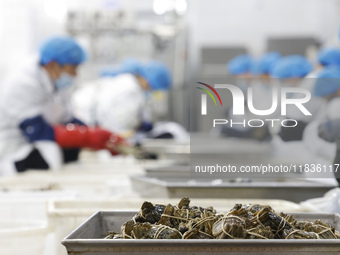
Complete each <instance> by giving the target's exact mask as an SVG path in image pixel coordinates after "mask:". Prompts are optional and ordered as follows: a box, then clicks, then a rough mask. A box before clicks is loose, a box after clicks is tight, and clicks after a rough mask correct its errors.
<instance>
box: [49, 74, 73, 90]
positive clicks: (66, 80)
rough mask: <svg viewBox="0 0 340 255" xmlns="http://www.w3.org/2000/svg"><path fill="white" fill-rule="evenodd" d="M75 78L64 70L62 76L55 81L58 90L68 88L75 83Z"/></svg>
mask: <svg viewBox="0 0 340 255" xmlns="http://www.w3.org/2000/svg"><path fill="white" fill-rule="evenodd" d="M74 79H75V77H74V76H72V75H70V74H68V73H65V72H62V73H61V75H60V77H59V78H58V79H57V80H55V81H54V85H55V87H56V88H57V90H63V89H67V88H69V87H70V86H71V85H72V84H73V82H74Z"/></svg>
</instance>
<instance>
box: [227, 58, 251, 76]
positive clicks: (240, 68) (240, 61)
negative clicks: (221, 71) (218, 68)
mask: <svg viewBox="0 0 340 255" xmlns="http://www.w3.org/2000/svg"><path fill="white" fill-rule="evenodd" d="M252 62H253V60H252V58H251V57H250V56H249V55H246V54H243V55H239V56H237V57H234V58H233V59H231V60H230V61H229V62H228V64H227V70H228V72H229V73H230V74H232V75H239V74H246V73H248V72H249V71H250V67H251V64H252Z"/></svg>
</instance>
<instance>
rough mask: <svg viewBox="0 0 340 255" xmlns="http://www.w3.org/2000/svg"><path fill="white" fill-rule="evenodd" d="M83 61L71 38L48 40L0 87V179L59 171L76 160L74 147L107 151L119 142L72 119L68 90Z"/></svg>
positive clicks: (97, 129) (79, 50)
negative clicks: (33, 171) (64, 164)
mask: <svg viewBox="0 0 340 255" xmlns="http://www.w3.org/2000/svg"><path fill="white" fill-rule="evenodd" d="M84 61H85V52H84V50H83V49H82V48H81V47H80V46H79V45H78V43H77V42H76V41H75V40H74V39H72V38H70V37H53V38H50V39H49V40H47V41H46V42H45V43H44V44H43V45H42V46H41V48H40V51H39V54H38V55H37V56H35V57H33V58H31V59H29V60H28V61H27V63H24V65H23V66H22V67H20V68H18V69H17V70H15V71H14V72H13V73H11V74H10V76H9V77H8V78H7V79H6V81H5V82H4V84H2V86H1V93H0V116H1V122H0V175H10V174H15V173H18V172H23V171H25V170H27V169H32V168H34V169H49V168H51V169H54V170H59V169H60V168H61V166H62V164H63V163H64V162H68V161H73V160H76V159H77V157H78V152H79V149H80V148H83V147H87V148H91V149H96V150H98V149H109V148H110V149H112V148H113V145H114V144H116V143H118V142H123V141H122V139H121V138H120V137H118V136H117V135H115V134H112V133H111V132H108V131H106V130H103V129H100V128H89V127H87V126H85V125H83V124H82V122H80V121H78V120H77V119H75V118H73V115H72V112H71V108H70V107H69V101H68V99H69V98H68V95H69V91H68V90H69V88H70V87H71V86H72V84H73V80H74V78H75V77H76V75H77V69H78V66H79V65H80V64H81V63H83V62H84ZM112 150H113V149H112ZM114 153H115V152H114Z"/></svg>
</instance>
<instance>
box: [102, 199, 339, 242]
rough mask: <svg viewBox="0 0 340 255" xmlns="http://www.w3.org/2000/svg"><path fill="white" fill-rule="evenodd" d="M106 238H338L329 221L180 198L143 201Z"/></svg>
mask: <svg viewBox="0 0 340 255" xmlns="http://www.w3.org/2000/svg"><path fill="white" fill-rule="evenodd" d="M105 238H106V239H338V238H339V232H338V231H336V230H335V229H334V227H331V226H330V225H328V224H326V223H323V222H321V220H316V221H314V222H307V221H296V220H295V219H294V218H293V217H292V216H291V215H286V214H284V213H280V214H277V213H276V212H275V211H274V210H273V209H272V208H271V207H270V206H268V205H259V204H251V205H241V204H236V205H235V206H234V207H233V208H232V209H231V210H230V211H229V212H228V213H216V210H215V209H214V208H213V207H207V208H202V207H199V206H190V200H189V198H182V199H181V201H180V202H179V204H178V206H173V205H171V204H168V205H161V204H152V203H150V202H144V203H143V205H142V208H141V210H140V212H139V213H137V214H136V215H135V216H134V217H133V218H132V220H130V221H128V222H126V223H124V224H123V226H122V227H121V233H115V232H109V233H108V235H107V236H106V237H105Z"/></svg>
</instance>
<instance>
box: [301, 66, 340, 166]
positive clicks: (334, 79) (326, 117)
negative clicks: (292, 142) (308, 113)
mask: <svg viewBox="0 0 340 255" xmlns="http://www.w3.org/2000/svg"><path fill="white" fill-rule="evenodd" d="M339 81H340V69H338V68H337V67H334V66H333V67H328V68H325V69H324V70H322V71H321V72H320V73H319V74H318V78H317V79H316V83H315V87H314V90H313V94H314V96H316V97H320V98H322V99H323V100H324V106H323V107H322V108H321V110H320V112H319V114H318V116H317V118H316V119H315V120H314V121H313V122H311V123H310V124H309V125H308V126H307V127H306V130H305V131H304V134H303V141H304V143H305V144H306V148H308V149H309V150H310V151H312V152H313V154H314V155H318V156H320V157H321V158H324V159H326V160H328V161H332V160H333V159H334V157H335V153H336V145H335V140H336V138H337V136H338V134H339V133H340V132H339V129H338V122H339V120H340V112H339V109H340V82H339Z"/></svg>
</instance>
